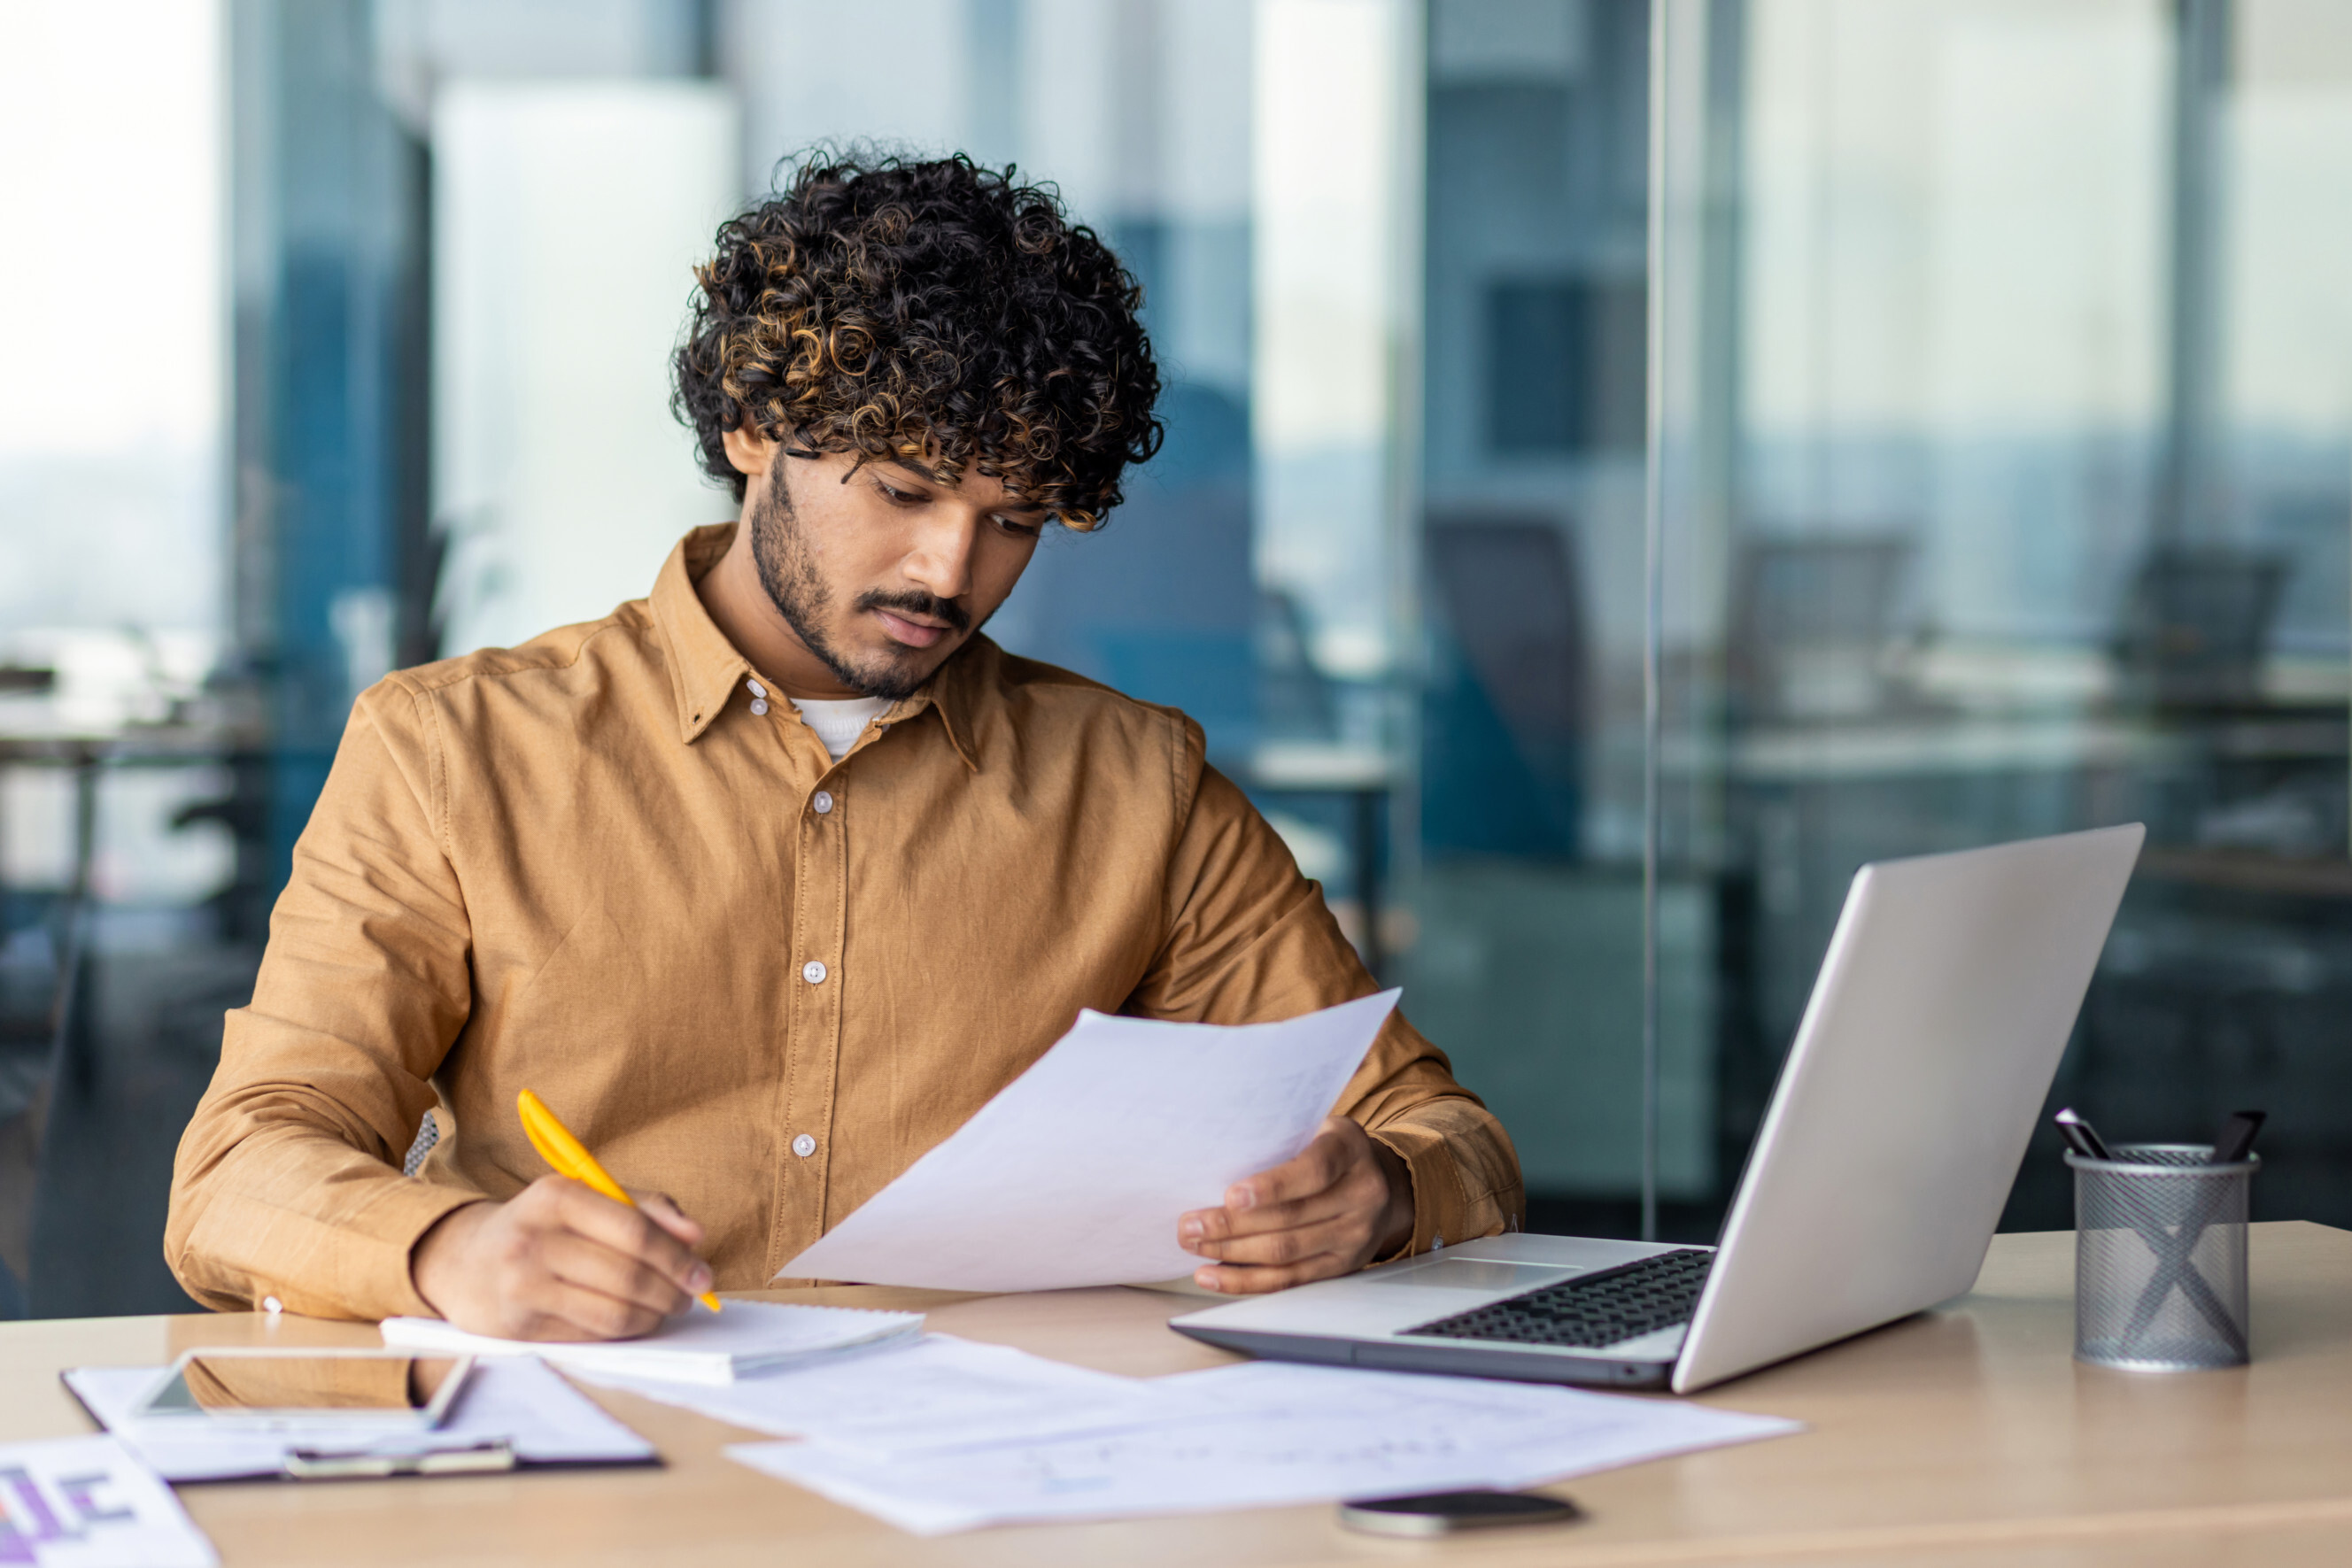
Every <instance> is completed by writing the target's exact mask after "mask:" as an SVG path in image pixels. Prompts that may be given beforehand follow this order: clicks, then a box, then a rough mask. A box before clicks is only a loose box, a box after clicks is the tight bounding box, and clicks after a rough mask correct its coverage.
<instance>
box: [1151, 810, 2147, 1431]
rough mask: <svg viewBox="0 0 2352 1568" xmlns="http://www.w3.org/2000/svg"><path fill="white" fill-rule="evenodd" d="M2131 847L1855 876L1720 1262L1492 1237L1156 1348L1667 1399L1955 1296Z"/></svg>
mask: <svg viewBox="0 0 2352 1568" xmlns="http://www.w3.org/2000/svg"><path fill="white" fill-rule="evenodd" d="M2146 831H2147V830H2146V829H2145V828H2143V827H2141V826H2140V825H2139V824H2137V823H2133V824H2131V825H2130V826H2127V827H2120V828H2102V829H2099V830H2097V831H2093V832H2086V833H2067V834H2064V835H2062V836H2060V837H2057V838H2048V839H2033V840H2029V841H2025V842H2023V843H2014V844H2001V845H1997V846H1995V847H1994V848H1991V849H1983V850H1969V851H1966V852H1961V853H1958V854H1946V855H1926V856H1922V857H1920V858H1918V859H1916V860H1900V861H1883V862H1878V863H1876V864H1874V865H1866V866H1864V867H1863V868H1862V870H1861V871H1859V872H1857V873H1855V874H1854V879H1853V887H1852V888H1850V889H1849V890H1848V891H1847V893H1846V899H1845V909H1844V911H1843V913H1842V914H1841V915H1839V916H1838V924H1837V930H1836V933H1835V934H1834V935H1833V936H1831V938H1830V948H1829V955H1828V956H1827V957H1825V958H1823V959H1822V972H1821V976H1820V977H1819V978H1818V979H1817V980H1815V982H1814V984H1813V995H1812V999H1811V1001H1810V1002H1809V1003H1808V1004H1807V1005H1806V1008H1805V1016H1804V1020H1803V1022H1802V1023H1801V1024H1800V1025H1799V1026H1798V1029H1797V1042H1796V1045H1795V1047H1794V1048H1793V1049H1792V1050H1791V1051H1790V1053H1789V1060H1788V1064H1787V1065H1786V1066H1785V1067H1784V1068H1782V1070H1781V1072H1780V1085H1779V1087H1778V1088H1777V1089H1776V1090H1775V1091H1774V1092H1773V1095H1772V1104H1771V1107H1770V1109H1769V1111H1767V1112H1766V1113H1765V1116H1764V1125H1763V1127H1762V1129H1761V1130H1760V1131H1759V1133H1758V1134H1757V1136H1756V1145H1755V1147H1754V1149H1753V1151H1752V1152H1751V1153H1750V1155H1748V1168H1747V1170H1746V1172H1745V1173H1744V1174H1743V1175H1742V1176H1741V1178H1740V1182H1739V1190H1738V1194H1737V1195H1736V1196H1735V1197H1733V1199H1732V1204H1731V1212H1730V1215H1729V1217H1728V1218H1727V1219H1726V1220H1725V1222H1724V1228H1723V1239H1722V1243H1721V1245H1720V1246H1719V1247H1711V1248H1709V1247H1670V1246H1659V1245H1655V1244H1651V1243H1643V1242H1639V1241H1604V1240H1598V1239H1587V1238H1582V1237H1567V1236H1496V1237H1490V1238H1488V1239H1485V1240H1481V1241H1470V1242H1465V1243H1461V1244H1459V1245H1456V1246H1453V1247H1448V1248H1446V1249H1444V1250H1443V1251H1442V1252H1438V1253H1434V1254H1431V1255H1429V1256H1425V1257H1421V1258H1409V1259H1405V1260H1401V1261H1399V1262H1395V1263H1391V1264H1387V1265H1384V1266H1383V1267H1381V1268H1378V1269H1370V1270H1365V1271H1364V1272H1362V1273H1360V1274H1355V1275H1351V1276H1349V1278H1347V1279H1344V1280H1327V1281H1320V1282H1318V1283H1316V1284H1312V1285H1303V1286H1300V1287H1298V1288H1297V1289H1296V1290H1290V1291H1280V1292H1278V1293H1276V1294H1274V1295H1270V1296H1260V1297H1252V1298H1250V1299H1248V1300H1244V1301H1234V1302H1230V1303H1227V1304H1224V1305H1221V1306H1216V1307H1212V1308H1209V1309H1208V1310H1206V1311H1204V1312H1192V1313H1189V1314H1186V1315H1185V1316H1182V1317H1179V1318H1177V1319H1175V1320H1174V1321H1173V1322H1171V1323H1170V1325H1169V1326H1170V1327H1171V1328H1173V1329H1175V1330H1177V1331H1178V1332H1179V1333H1187V1334H1190V1335H1192V1337H1193V1338H1195V1339H1201V1340H1206V1341H1208V1342H1209V1343H1212V1344H1219V1345H1224V1346H1227V1347H1229V1348H1231V1349H1234V1350H1240V1351H1246V1352H1249V1353H1251V1354H1255V1355H1262V1356H1270V1357H1274V1358H1276V1359H1280V1360H1287V1361H1313V1362H1326V1363H1339V1364H1354V1365H1358V1366H1381V1367H1392V1368H1398V1369H1402V1370H1407V1371H1417V1372H1451V1373H1467V1374H1473V1375H1481V1376H1487V1377H1511V1378H1523V1379H1528V1380H1530V1381H1539V1382H1549V1383H1590V1384H1600V1385H1609V1386H1614V1387H1620V1388H1655V1387H1661V1386H1670V1387H1672V1388H1673V1389H1674V1390H1675V1392H1676V1393H1678V1394H1687V1393H1689V1392H1691V1391H1692V1390H1694V1389H1698V1388H1704V1387H1706V1385H1709V1384H1712V1383H1719V1382H1721V1381H1723V1380H1724V1379H1725V1378H1727V1377H1736V1376H1738V1375H1739V1374H1741V1373H1743V1372H1749V1371H1752V1370H1754V1369H1755V1368H1757V1367H1759V1366H1764V1365H1767V1364H1770V1363H1772V1362H1776V1361H1780V1360H1781V1359H1783V1358H1784V1357H1787V1356H1791V1355H1796V1354H1800V1353H1801V1352H1804V1351H1808V1350H1811V1349H1814V1348H1815V1347H1817V1346H1820V1345H1824V1344H1828V1343H1831V1342H1832V1341H1833V1340H1839V1339H1843V1338H1845V1337H1846V1336H1847V1335H1849V1334H1855V1333H1862V1332H1863V1331H1864V1330H1865V1329H1871V1328H1875V1327H1877V1326H1878V1325H1879V1324H1881V1323H1885V1322H1892V1321H1894V1320H1895V1319H1896V1318H1899V1317H1904V1316H1906V1315H1907V1314H1909V1313H1912V1312H1917V1311H1919V1310H1920V1309H1922V1308H1924V1307H1929V1306H1933V1305H1934V1304H1935V1303H1937V1302H1938V1301H1948V1300H1950V1299H1951V1298H1953V1297H1955V1296H1958V1295H1959V1294H1961V1293H1963V1292H1964V1291H1967V1290H1968V1289H1969V1287H1970V1286H1971V1285H1973V1284H1974V1283H1975V1282H1976V1277H1977V1270H1978V1269H1979V1268H1980V1267H1981V1266H1982V1264H1983V1262H1984V1255H1985V1249H1986V1248H1987V1247H1988V1246H1989V1245H1990V1243H1991V1241H1992V1234H1993V1227H1994V1225H1995V1224H1996V1223H1997V1222H1998V1221H1999V1220H2000V1210H2001V1206H2002V1204H2003V1203H2004V1202H2005V1201H2006V1200H2007V1199H2008V1197H2009V1189H2010V1185H2011V1182H2013V1181H2014V1180H2015V1179H2016V1177H2017V1167H2018V1165H2019V1162H2020V1161H2021V1160H2022V1159H2023V1158H2024V1155H2025V1145H2026V1140H2027V1138H2028V1137H2029V1136H2030V1135H2031V1134H2032V1131H2033V1122H2034V1118H2035V1116H2036V1114H2037V1113H2038V1112H2039V1111H2040V1109H2041V1106H2042V1099H2043V1097H2044V1096H2045V1095H2047V1094H2048V1093H2049V1092H2050V1082H2051V1079H2052V1078H2053V1076H2054V1075H2055V1073H2056V1072H2057V1070H2058V1058H2059V1055H2060V1053H2061V1052H2062V1051H2063V1050H2064V1049H2065V1045H2066V1037H2067V1035H2068V1034H2069V1033H2070V1032H2071V1031H2072V1030H2073V1029H2074V1015H2075V1014H2076V1013H2077V1012H2078V1011H2079V1010H2081V1008H2082V1005H2083V994H2084V991H2085V990H2087V989H2088V988H2089V987H2090V983H2091V971H2092V969H2093V967H2095V965H2096V964H2097V962H2098V957H2099V950H2100V948H2102V947H2103V946H2105V944H2106V939H2107V927H2108V926H2109V925H2111V924H2112V923H2113V922H2114V920H2115V915H2116V905H2117V904H2119V903H2121V902H2122V899H2123V894H2124V884H2125V883H2126V882H2127V881H2129V880H2130V877H2131V870H2132V863H2133V862H2134V861H2136V860H2137V858H2138V855H2139V846H2140V841H2141V839H2142V838H2144V837H2145V836H2146Z"/></svg>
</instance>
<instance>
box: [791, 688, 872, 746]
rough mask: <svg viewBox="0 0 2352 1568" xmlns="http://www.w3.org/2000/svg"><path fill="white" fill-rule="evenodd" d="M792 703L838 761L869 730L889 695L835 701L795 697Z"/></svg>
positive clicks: (805, 723) (803, 721)
mask: <svg viewBox="0 0 2352 1568" xmlns="http://www.w3.org/2000/svg"><path fill="white" fill-rule="evenodd" d="M793 706H794V707H796V708H798V709H800V710H801V722H802V723H803V724H804V725H807V726H808V727H810V728H811V729H813V730H814V731H816V737H817V738H818V739H819V740H822V741H824V748H825V749H826V750H827V751H829V752H831V753H832V754H833V759H834V760H835V762H838V761H840V760H841V759H842V758H845V757H846V756H848V755H849V748H850V747H853V746H855V745H856V744H857V737H859V736H861V735H864V734H865V733H866V726H867V725H869V724H872V723H873V722H874V720H875V719H876V718H877V716H879V715H880V714H881V713H882V711H883V710H884V709H885V708H887V707H888V706H890V699H889V698H888V697H842V698H840V699H838V700H837V701H834V702H819V701H817V700H816V699H815V698H814V697H794V698H793Z"/></svg>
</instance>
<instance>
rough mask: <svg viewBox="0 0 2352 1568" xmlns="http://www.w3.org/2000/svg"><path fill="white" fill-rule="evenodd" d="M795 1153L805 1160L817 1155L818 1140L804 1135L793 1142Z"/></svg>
mask: <svg viewBox="0 0 2352 1568" xmlns="http://www.w3.org/2000/svg"><path fill="white" fill-rule="evenodd" d="M793 1153H794V1154H796V1155H800V1157H801V1158H803V1159H806V1158H808V1157H809V1156H810V1155H813V1154H814V1153H816V1140H815V1139H814V1138H812V1137H810V1136H809V1135H808V1134H806V1133H803V1134H801V1135H800V1136H799V1137H797V1138H794V1139H793Z"/></svg>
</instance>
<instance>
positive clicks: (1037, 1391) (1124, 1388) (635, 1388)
mask: <svg viewBox="0 0 2352 1568" xmlns="http://www.w3.org/2000/svg"><path fill="white" fill-rule="evenodd" d="M580 1375H581V1376H583V1377H584V1378H585V1379H586V1380H587V1381H588V1382H591V1383H593V1384H595V1385H597V1386H598V1387H600V1388H614V1389H618V1390H620V1391H621V1392H623V1393H625V1394H635V1395H637V1396H641V1397H643V1398H646V1399H656V1400H659V1401H661V1402H662V1403H663V1404H665V1405H676V1406H680V1407H682V1408H684V1409H688V1410H692V1411H694V1412H696V1413H697V1414H698V1415H703V1416H710V1417H711V1418H712V1419H714V1420H719V1421H725V1422H728V1423H730V1425H733V1426H737V1427H750V1428H751V1430H752V1431H754V1432H765V1433H767V1434H769V1435H770V1436H771V1437H803V1438H806V1439H808V1440H810V1441H812V1442H821V1443H825V1444H828V1445H830V1446H832V1447H834V1448H846V1449H851V1450H854V1451H856V1452H857V1453H860V1454H863V1455H865V1456H866V1457H867V1458H875V1459H895V1458H908V1457H910V1456H913V1455H918V1454H930V1453H939V1452H942V1451H945V1450H949V1449H953V1448H973V1447H982V1446H987V1445H991V1444H998V1443H1005V1442H1013V1441H1018V1440H1022V1439H1027V1438H1034V1437H1066V1436H1068V1435H1069V1434H1071V1433H1074V1432H1090V1431H1114V1430H1120V1429H1123V1428H1126V1427H1139V1426H1148V1425H1150V1424H1151V1423H1153V1422H1156V1421H1164V1420H1166V1419H1168V1418H1169V1417H1170V1416H1171V1415H1182V1414H1185V1413H1187V1412H1188V1410H1189V1408H1190V1407H1189V1406H1187V1405H1186V1404H1185V1403H1184V1402H1183V1401H1182V1400H1181V1399H1180V1398H1179V1397H1177V1396H1172V1395H1170V1394H1168V1393H1165V1392H1163V1391H1162V1389H1161V1388H1160V1385H1159V1384H1156V1383H1151V1382H1148V1381H1145V1380H1144V1379H1141V1378H1134V1377H1118V1376H1114V1375H1111V1374H1110V1373H1108V1372H1095V1371H1092V1370H1090V1369H1088V1368H1087V1367H1083V1366H1071V1365H1069V1364H1066V1363H1064V1362H1058V1361H1048V1360H1046V1359H1045V1357H1043V1356H1037V1355H1031V1354H1028V1353H1027V1352H1026V1351H1020V1350H1015V1349H1013V1347H1012V1346H1010V1345H1002V1344H982V1343H976V1342H974V1341H971V1340H966V1339H958V1338H956V1337H955V1336H954V1335H952V1334H937V1333H934V1334H925V1335H923V1336H922V1337H921V1338H920V1339H915V1340H899V1341H894V1342H892V1343H888V1344H885V1345H877V1346H876V1347H875V1348H874V1349H872V1350H869V1351H861V1352H858V1353H857V1354H852V1355H842V1356H835V1357H833V1358H832V1359H830V1360H826V1361H822V1362H817V1363H815V1364H811V1365H807V1366H790V1367H785V1368H783V1369H782V1370H781V1371H777V1372H770V1373H765V1374H762V1375H760V1376H757V1377H743V1378H738V1379H737V1380H736V1381H735V1382H733V1383H730V1384H729V1385H726V1386H725V1387H723V1388H711V1387H704V1386H701V1385H696V1384H687V1383H657V1382H653V1381H650V1380H647V1379H644V1378H631V1377H606V1376H600V1375H595V1374H588V1373H583V1374H580Z"/></svg>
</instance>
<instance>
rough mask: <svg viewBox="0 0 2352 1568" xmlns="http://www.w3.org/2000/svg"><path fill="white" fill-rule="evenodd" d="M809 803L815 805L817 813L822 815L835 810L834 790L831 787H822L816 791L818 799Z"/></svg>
mask: <svg viewBox="0 0 2352 1568" xmlns="http://www.w3.org/2000/svg"><path fill="white" fill-rule="evenodd" d="M809 804H810V805H812V806H814V807H815V808H816V814H817V815H818V816H820V817H822V816H824V814H825V813H826V812H828V811H830V810H833V792H832V791H831V790H829V789H820V790H818V791H817V792H816V799H814V800H811V801H810V802H809Z"/></svg>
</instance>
